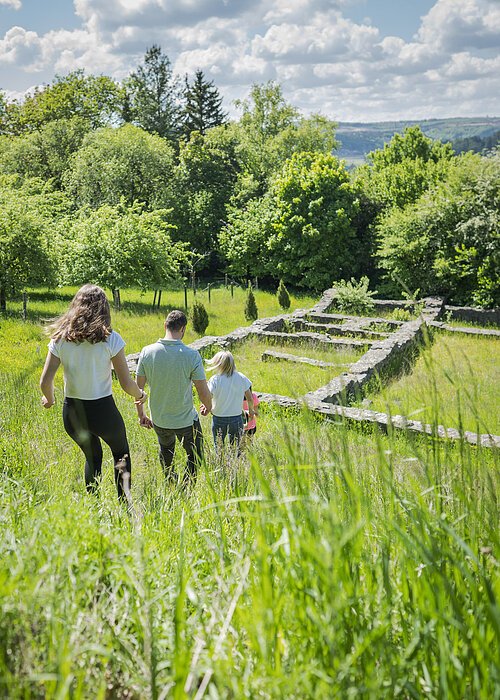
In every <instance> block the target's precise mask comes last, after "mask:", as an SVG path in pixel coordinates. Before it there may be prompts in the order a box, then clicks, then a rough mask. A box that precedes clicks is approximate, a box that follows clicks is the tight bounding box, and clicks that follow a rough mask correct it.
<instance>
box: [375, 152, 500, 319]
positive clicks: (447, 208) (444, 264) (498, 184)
mask: <svg viewBox="0 0 500 700" xmlns="http://www.w3.org/2000/svg"><path fill="white" fill-rule="evenodd" d="M499 211H500V154H499V153H498V152H497V154H496V155H495V156H494V157H491V158H485V157H482V156H478V155H473V154H466V155H464V156H460V157H458V158H455V159H454V160H453V162H452V164H451V165H450V167H449V171H448V176H447V178H446V180H445V181H444V182H441V183H439V184H438V185H436V187H435V188H434V189H433V190H432V191H429V192H426V193H424V194H423V195H422V196H421V197H420V198H419V199H418V200H417V201H416V202H415V203H412V204H408V205H407V206H406V207H405V208H404V209H401V210H399V209H393V210H391V211H389V212H388V213H387V214H386V215H385V216H384V217H382V218H381V220H380V223H379V226H378V233H379V239H380V247H379V250H378V256H379V259H380V264H381V266H382V268H383V269H384V270H385V272H386V274H387V276H388V277H389V278H390V279H392V280H394V281H395V282H396V284H397V288H399V290H401V287H403V288H409V289H410V291H413V290H414V289H415V288H419V289H420V291H421V294H424V295H425V294H442V295H444V296H447V297H448V298H449V299H451V300H452V301H455V302H458V303H470V302H471V301H472V302H475V303H478V304H481V305H486V306H491V305H498V304H500V272H499V271H500V238H499V233H498V232H499V229H500V216H499Z"/></svg>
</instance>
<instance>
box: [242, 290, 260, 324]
mask: <svg viewBox="0 0 500 700" xmlns="http://www.w3.org/2000/svg"><path fill="white" fill-rule="evenodd" d="M258 317H259V311H258V309H257V304H256V303H255V297H254V294H253V290H252V285H251V283H250V282H249V283H248V290H247V298H246V302H245V318H246V320H247V321H255V320H256V319H257V318H258Z"/></svg>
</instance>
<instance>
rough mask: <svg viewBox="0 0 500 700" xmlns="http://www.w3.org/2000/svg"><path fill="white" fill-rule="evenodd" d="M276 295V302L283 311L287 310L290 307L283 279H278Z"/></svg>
mask: <svg viewBox="0 0 500 700" xmlns="http://www.w3.org/2000/svg"><path fill="white" fill-rule="evenodd" d="M276 296H277V297H278V304H279V305H280V307H281V308H282V309H283V311H287V310H288V309H289V308H290V295H289V294H288V289H287V288H286V287H285V285H284V283H283V280H280V283H279V285H278V291H277V292H276Z"/></svg>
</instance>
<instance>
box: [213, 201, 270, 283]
mask: <svg viewBox="0 0 500 700" xmlns="http://www.w3.org/2000/svg"><path fill="white" fill-rule="evenodd" d="M274 216H275V205H274V201H273V199H272V197H271V195H270V193H267V194H265V195H264V196H263V197H255V198H253V199H250V200H249V201H247V202H246V204H244V205H243V206H241V207H240V206H232V207H230V208H229V210H228V221H227V223H226V225H225V226H224V227H223V228H222V229H221V232H220V234H219V246H220V250H221V252H222V253H223V255H224V256H225V258H226V260H227V261H228V263H229V271H230V272H232V273H233V274H235V275H237V276H239V277H254V276H258V277H262V276H264V275H266V274H267V272H268V268H269V251H268V247H267V242H268V240H269V237H270V235H271V223H272V221H273V220H274ZM271 274H272V273H271Z"/></svg>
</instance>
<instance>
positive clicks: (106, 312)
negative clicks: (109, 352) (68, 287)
mask: <svg viewBox="0 0 500 700" xmlns="http://www.w3.org/2000/svg"><path fill="white" fill-rule="evenodd" d="M48 330H49V333H50V336H51V338H52V339H53V340H67V341H68V342H69V343H82V342H83V341H84V340H86V341H87V342H89V343H101V342H102V341H104V340H106V338H108V336H109V335H110V334H111V331H112V328H111V311H110V309H109V302H108V300H107V299H106V294H105V293H104V291H103V290H102V289H101V288H100V287H97V286H96V285H95V284H84V285H83V287H81V288H80V289H79V290H78V291H77V293H76V294H75V296H74V297H73V299H72V300H71V303H70V305H69V309H68V310H67V311H66V313H64V314H63V315H62V316H59V318H56V319H55V321H53V322H52V323H51V324H50V326H49V327H48Z"/></svg>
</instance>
